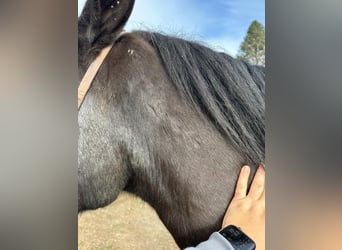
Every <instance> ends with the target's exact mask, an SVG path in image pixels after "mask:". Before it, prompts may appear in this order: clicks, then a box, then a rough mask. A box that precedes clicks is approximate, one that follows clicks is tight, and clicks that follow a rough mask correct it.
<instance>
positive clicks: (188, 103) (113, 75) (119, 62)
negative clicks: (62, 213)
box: [78, 0, 265, 248]
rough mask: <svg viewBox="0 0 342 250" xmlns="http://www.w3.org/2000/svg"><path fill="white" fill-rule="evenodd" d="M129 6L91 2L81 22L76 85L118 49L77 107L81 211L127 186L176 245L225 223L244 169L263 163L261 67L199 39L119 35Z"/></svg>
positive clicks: (130, 0) (129, 0) (127, 2)
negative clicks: (97, 59) (95, 63)
mask: <svg viewBox="0 0 342 250" xmlns="http://www.w3.org/2000/svg"><path fill="white" fill-rule="evenodd" d="M133 5H134V0H119V1H112V0H88V1H87V3H86V4H85V7H84V9H83V12H82V14H81V16H80V18H79V20H78V26H79V31H78V45H79V50H78V56H79V59H78V68H79V80H81V78H82V77H83V75H84V73H85V71H86V70H87V68H88V66H89V65H90V63H91V62H92V61H93V60H94V59H95V57H96V56H97V55H98V54H99V52H100V51H101V50H102V49H103V48H104V47H106V46H108V45H110V44H114V45H113V48H112V49H111V51H110V53H109V54H108V56H107V58H106V59H105V61H104V63H103V64H102V66H101V68H100V70H99V72H98V74H97V76H96V78H95V80H94V82H93V85H92V87H91V89H90V90H89V93H88V95H87V96H86V98H85V100H84V102H83V105H82V107H81V108H80V110H79V114H78V120H79V145H78V153H79V166H78V207H79V211H83V210H87V209H96V208H99V207H103V206H106V205H107V204H109V203H111V202H112V201H114V200H115V199H116V197H117V196H118V194H119V193H120V191H122V190H126V191H128V192H131V193H133V194H135V195H137V196H139V197H141V198H142V199H143V200H145V201H147V202H148V203H149V204H151V206H152V207H153V208H154V209H155V210H156V211H157V213H158V215H159V217H160V219H161V220H162V221H163V223H164V224H165V226H166V227H167V228H168V230H169V231H170V232H171V234H172V235H173V237H174V239H175V241H176V242H177V244H178V245H179V246H180V247H182V248H183V247H186V246H189V245H196V244H197V243H199V242H200V241H203V240H206V239H207V238H208V236H209V235H210V234H211V233H212V232H213V231H215V230H218V229H219V228H220V226H221V221H222V218H223V215H224V212H225V210H226V208H227V206H228V203H229V201H230V200H231V198H232V195H233V192H234V187H235V184H236V180H237V176H238V174H239V171H240V168H241V166H242V165H243V164H249V165H250V166H251V167H252V172H254V171H255V169H256V167H257V166H258V165H259V163H260V162H264V157H265V150H264V147H265V135H264V132H265V125H264V110H265V105H264V103H265V102H264V95H265V83H264V68H262V67H257V66H252V65H249V64H247V63H245V62H243V61H240V60H236V59H234V58H232V57H230V56H228V55H226V54H223V53H217V52H214V51H212V50H211V49H209V48H207V47H204V46H202V45H200V44H198V43H195V42H189V41H185V40H182V39H179V38H174V37H170V36H165V35H162V34H158V33H151V32H142V31H139V32H132V33H122V30H123V27H124V25H125V23H126V21H127V20H128V18H129V16H130V13H131V11H132V8H133Z"/></svg>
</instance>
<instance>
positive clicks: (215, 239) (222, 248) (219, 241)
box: [184, 232, 234, 250]
mask: <svg viewBox="0 0 342 250" xmlns="http://www.w3.org/2000/svg"><path fill="white" fill-rule="evenodd" d="M184 250H234V248H233V247H232V245H231V244H230V243H229V241H228V240H227V239H226V238H224V237H223V236H222V235H221V234H220V233H218V232H215V233H213V234H212V235H210V237H209V239H208V240H207V241H203V242H202V243H200V244H198V245H197V246H196V247H187V248H185V249H184Z"/></svg>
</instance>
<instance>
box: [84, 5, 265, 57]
mask: <svg viewBox="0 0 342 250" xmlns="http://www.w3.org/2000/svg"><path fill="white" fill-rule="evenodd" d="M84 2H85V0H78V14H80V12H81V10H82V8H83V5H84ZM253 20H257V21H259V22H260V23H262V24H263V25H265V0H207V1H203V0H171V1H166V0H165V1H161V0H136V1H135V6H134V9H133V13H132V16H131V17H130V19H129V22H128V23H127V25H126V30H127V31H130V30H133V29H144V30H153V31H162V32H163V33H167V34H172V35H174V34H176V35H180V36H182V37H184V38H187V39H190V40H196V41H201V42H202V43H204V44H206V45H208V46H210V47H212V48H213V49H215V50H219V51H224V52H227V53H228V54H230V55H233V56H235V55H236V53H237V52H238V50H239V46H240V43H241V42H242V41H243V38H244V36H245V35H246V32H247V29H248V26H249V25H250V24H251V22H252V21H253Z"/></svg>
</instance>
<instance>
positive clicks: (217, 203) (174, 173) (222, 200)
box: [126, 91, 243, 247]
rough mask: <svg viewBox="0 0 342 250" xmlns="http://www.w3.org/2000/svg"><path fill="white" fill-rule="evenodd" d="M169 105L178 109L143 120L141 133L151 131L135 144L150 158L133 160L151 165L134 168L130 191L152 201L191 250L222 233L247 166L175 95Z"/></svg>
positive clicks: (170, 96) (167, 107)
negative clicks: (239, 175)
mask: <svg viewBox="0 0 342 250" xmlns="http://www.w3.org/2000/svg"><path fill="white" fill-rule="evenodd" d="M164 100H167V101H168V102H170V103H172V105H167V103H166V104H165V105H159V108H160V106H163V107H164V108H162V110H159V111H158V109H157V107H154V108H153V109H154V111H153V112H157V113H158V114H157V115H156V114H154V115H153V116H151V115H150V116H148V115H147V116H148V117H149V118H148V119H146V118H145V121H143V120H142V119H141V120H140V128H148V129H145V131H140V133H139V134H140V135H138V137H140V139H139V140H141V141H144V142H143V143H135V144H136V145H139V144H140V146H139V148H140V149H141V148H145V152H144V154H139V155H135V156H134V155H132V156H131V157H130V158H131V162H145V163H148V164H149V165H148V166H146V165H145V166H142V165H139V166H134V163H133V164H132V166H131V167H132V169H133V176H132V178H131V182H130V183H129V185H128V186H127V188H126V189H127V191H130V192H132V193H134V194H136V195H138V196H139V197H141V198H142V199H143V200H145V201H147V202H148V203H149V204H150V205H151V206H152V207H153V208H154V209H155V210H156V212H157V214H158V215H159V217H160V218H161V220H162V221H163V223H164V224H165V226H166V227H167V228H168V230H169V231H170V232H171V234H172V235H173V237H174V238H175V240H176V242H177V243H178V245H179V246H180V247H186V246H189V245H196V244H198V243H199V242H200V241H202V240H205V239H207V238H208V237H209V235H210V234H211V233H212V232H213V231H215V230H218V229H219V228H220V226H221V221H222V217H223V215H224V212H225V209H226V207H227V204H228V202H229V200H230V199H231V197H232V194H233V190H234V185H235V180H236V179H237V175H238V172H239V167H240V166H241V165H242V163H243V160H242V159H241V156H239V154H237V153H236V152H235V150H233V148H232V147H231V146H230V145H229V144H228V143H227V142H226V140H225V139H224V138H223V137H222V136H221V135H220V133H219V132H218V131H217V129H216V128H215V127H213V125H212V124H211V123H210V122H209V121H208V120H207V119H205V118H204V117H200V116H199V115H198V113H196V112H195V111H193V110H192V109H190V108H189V107H188V106H187V105H186V104H185V103H184V102H183V101H182V100H180V99H179V97H178V96H177V95H176V96H175V95H173V94H172V91H169V92H168V98H165V99H164ZM142 113H144V112H142ZM151 120H152V121H151ZM142 145H144V146H143V147H142ZM136 150H138V149H136ZM133 151H134V150H133ZM140 152H141V151H140ZM142 158H143V159H142ZM146 159H148V160H146ZM222 187H225V188H224V189H225V190H224V191H223V190H222Z"/></svg>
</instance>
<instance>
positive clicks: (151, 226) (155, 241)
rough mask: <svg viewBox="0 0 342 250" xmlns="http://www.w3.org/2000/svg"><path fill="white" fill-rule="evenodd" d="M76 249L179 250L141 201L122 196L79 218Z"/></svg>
mask: <svg viewBox="0 0 342 250" xmlns="http://www.w3.org/2000/svg"><path fill="white" fill-rule="evenodd" d="M78 249H79V250H90V249H91V250H93V249H96V250H97V249H99V250H135V249H137V250H147V249H148V250H151V249H153V250H154V249H155V250H159V249H160V250H178V249H179V248H178V247H177V245H176V243H175V242H174V240H173V238H172V236H171V235H170V233H169V232H168V231H167V229H166V228H165V226H164V225H163V224H162V223H161V221H160V220H159V218H158V215H157V214H156V212H155V211H154V210H153V209H152V208H151V207H150V206H149V205H148V204H147V203H145V202H143V201H142V200H141V199H139V198H137V197H134V196H132V195H130V194H128V193H125V192H124V193H122V194H121V195H120V196H119V197H118V199H117V200H116V201H115V202H113V203H112V204H111V205H109V206H107V207H106V208H100V209H97V210H95V211H87V212H84V213H82V214H81V215H79V217H78Z"/></svg>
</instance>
